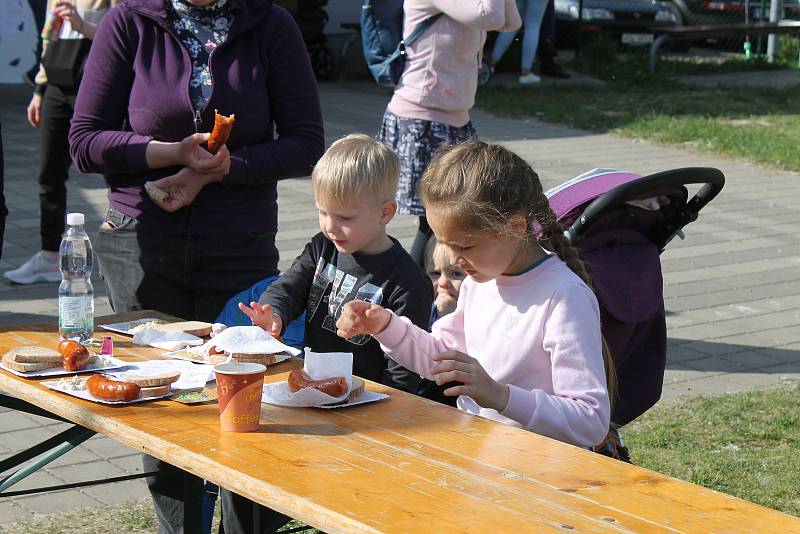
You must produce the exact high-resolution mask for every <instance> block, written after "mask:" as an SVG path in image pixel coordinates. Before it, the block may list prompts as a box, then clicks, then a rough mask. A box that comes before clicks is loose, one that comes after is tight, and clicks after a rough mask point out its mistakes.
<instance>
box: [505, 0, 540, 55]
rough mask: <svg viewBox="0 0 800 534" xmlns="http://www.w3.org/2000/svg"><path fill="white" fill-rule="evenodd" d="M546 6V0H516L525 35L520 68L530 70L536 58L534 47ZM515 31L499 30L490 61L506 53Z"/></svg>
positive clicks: (537, 43)
mask: <svg viewBox="0 0 800 534" xmlns="http://www.w3.org/2000/svg"><path fill="white" fill-rule="evenodd" d="M546 8H547V0H517V9H519V15H520V17H522V27H523V29H524V32H525V35H524V36H523V38H522V61H521V65H520V66H521V69H522V70H530V69H531V67H532V66H533V60H534V59H535V58H536V48H537V47H538V45H539V29H540V27H541V25H542V18H544V12H545V9H546ZM516 34H517V32H500V33H499V34H498V35H497V40H496V41H495V42H494V49H493V50H492V61H494V62H495V63H497V62H499V61H500V58H502V57H503V54H505V53H506V50H508V47H509V46H510V45H511V42H512V41H513V40H514V36H515V35H516Z"/></svg>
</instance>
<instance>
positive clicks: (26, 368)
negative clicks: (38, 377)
mask: <svg viewBox="0 0 800 534" xmlns="http://www.w3.org/2000/svg"><path fill="white" fill-rule="evenodd" d="M3 367H5V368H6V369H11V370H12V371H16V372H18V373H31V372H33V371H44V370H45V369H52V368H53V367H59V364H52V363H17V362H15V361H12V360H10V359H8V358H6V357H3Z"/></svg>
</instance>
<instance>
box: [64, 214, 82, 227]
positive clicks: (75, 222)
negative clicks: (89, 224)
mask: <svg viewBox="0 0 800 534" xmlns="http://www.w3.org/2000/svg"><path fill="white" fill-rule="evenodd" d="M67 224H68V225H70V226H81V225H83V213H67Z"/></svg>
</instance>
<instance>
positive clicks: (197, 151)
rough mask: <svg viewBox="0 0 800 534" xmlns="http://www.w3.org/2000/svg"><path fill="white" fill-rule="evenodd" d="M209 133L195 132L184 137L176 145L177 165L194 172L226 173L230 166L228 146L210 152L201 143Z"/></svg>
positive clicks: (206, 138) (206, 139)
mask: <svg viewBox="0 0 800 534" xmlns="http://www.w3.org/2000/svg"><path fill="white" fill-rule="evenodd" d="M210 135H211V134H209V133H196V134H192V135H190V136H188V137H184V138H183V139H182V140H181V141H180V142H179V143H176V146H177V161H178V164H179V165H183V166H184V167H189V168H190V169H192V170H193V171H195V172H201V173H208V174H222V175H226V174H228V171H230V168H231V154H230V152H228V147H226V146H224V145H223V146H222V147H220V149H219V150H218V151H217V153H216V154H211V153H210V152H209V151H208V150H206V149H205V148H203V147H202V146H200V145H202V144H203V143H205V142H206V141H208V138H209V136H210Z"/></svg>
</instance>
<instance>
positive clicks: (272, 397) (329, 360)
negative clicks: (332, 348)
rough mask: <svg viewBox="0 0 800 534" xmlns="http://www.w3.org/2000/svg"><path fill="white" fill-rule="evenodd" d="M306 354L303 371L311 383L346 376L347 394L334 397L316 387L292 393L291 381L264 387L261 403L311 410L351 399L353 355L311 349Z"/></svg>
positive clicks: (350, 353)
mask: <svg viewBox="0 0 800 534" xmlns="http://www.w3.org/2000/svg"><path fill="white" fill-rule="evenodd" d="M305 352H306V356H305V361H304V362H303V370H304V371H305V372H306V374H307V375H308V376H309V378H311V380H322V379H323V378H332V377H335V376H343V377H344V378H345V380H346V381H347V392H346V393H345V394H344V395H341V396H339V397H331V396H330V395H328V394H327V393H323V392H321V391H319V390H318V389H314V388H305V389H301V390H300V391H298V392H296V393H292V392H291V391H289V384H288V383H287V382H285V381H284V382H274V383H272V384H264V389H263V395H262V398H261V402H267V403H270V404H278V405H280V406H294V407H310V406H321V405H323V404H331V403H334V402H340V401H343V400H344V399H346V398H347V396H348V395H349V394H350V390H351V389H352V387H353V353H352V352H312V351H311V350H309V349H308V347H306V350H305Z"/></svg>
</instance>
